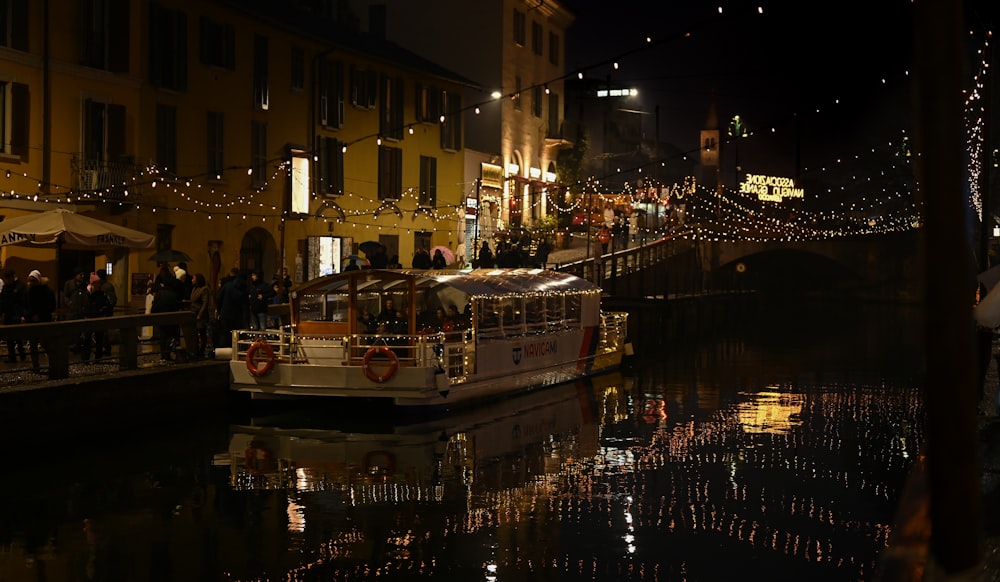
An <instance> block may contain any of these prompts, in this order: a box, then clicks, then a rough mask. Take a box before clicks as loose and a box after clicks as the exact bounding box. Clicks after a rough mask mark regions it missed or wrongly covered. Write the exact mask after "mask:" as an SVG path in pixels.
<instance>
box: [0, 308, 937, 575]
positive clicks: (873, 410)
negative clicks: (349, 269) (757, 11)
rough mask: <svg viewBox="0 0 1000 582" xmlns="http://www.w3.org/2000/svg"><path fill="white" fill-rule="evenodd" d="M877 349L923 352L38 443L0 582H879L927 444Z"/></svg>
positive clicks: (783, 357) (6, 522)
mask: <svg viewBox="0 0 1000 582" xmlns="http://www.w3.org/2000/svg"><path fill="white" fill-rule="evenodd" d="M845 329H848V328H846V327H845ZM878 329H882V330H890V329H891V328H890V327H889V326H884V325H879V326H878ZM858 333H860V334H862V335H866V337H867V334H869V333H871V332H870V330H865V329H862V328H859V329H858ZM892 333H893V334H894V335H896V334H898V332H897V331H895V330H892ZM859 346H860V347H859ZM873 346H883V348H882V349H889V350H893V352H894V353H895V352H896V351H898V350H903V351H905V349H907V348H908V346H906V345H905V344H902V343H886V342H880V341H877V340H868V341H858V339H857V337H854V336H852V335H851V334H849V333H838V334H833V333H831V334H828V337H826V338H825V339H824V340H823V341H818V340H816V339H815V338H813V341H812V342H811V343H810V345H809V346H808V347H805V348H804V347H803V344H802V343H801V342H795V341H794V338H792V341H789V342H787V346H786V347H783V348H782V347H778V346H776V344H775V343H774V342H767V343H766V345H764V344H763V343H759V342H756V341H754V340H753V339H747V338H728V339H726V340H725V341H721V342H719V343H716V344H712V345H710V346H707V347H704V348H699V350H697V351H691V352H687V353H680V352H679V351H675V352H673V353H672V354H671V357H670V358H667V359H663V358H662V357H656V355H655V354H654V355H653V356H652V357H649V358H648V359H643V360H640V361H639V362H637V367H636V369H635V370H634V371H633V372H630V373H628V374H625V375H621V374H615V375H608V376H604V377H601V378H597V379H595V380H594V381H593V382H590V383H577V384H568V385H564V386H557V387H553V388H551V389H549V390H546V391H543V392H538V393H536V394H532V395H528V396H525V397H521V398H515V399H511V400H507V401H504V402H502V403H497V404H494V405H490V406H486V407H479V408H476V409H471V410H465V411H461V412H456V413H453V414H450V415H448V416H446V417H439V418H424V419H421V420H419V421H416V420H410V421H408V422H398V421H397V422H387V421H386V420H385V419H383V418H379V417H367V416H361V415H360V414H359V413H350V411H347V412H346V413H345V411H344V410H343V409H337V408H332V407H315V406H313V407H309V408H306V409H301V410H287V411H282V413H281V414H272V413H273V412H275V411H273V410H267V411H264V412H267V414H262V413H261V414H255V415H253V416H251V417H246V418H240V419H237V420H227V419H224V418H219V420H218V422H215V423H209V424H208V426H204V427H195V428H190V427H185V428H179V427H178V426H159V427H152V428H153V430H152V431H151V433H150V434H145V435H135V434H128V436H127V437H126V436H125V435H124V434H123V435H120V436H119V437H118V438H102V439H97V440H94V441H92V442H85V441H84V440H83V439H81V438H80V437H79V435H77V436H76V438H74V440H68V441H66V442H68V443H69V446H63V447H55V448H52V449H47V450H44V451H43V450H32V451H27V447H24V448H25V451H24V452H26V453H29V454H24V455H22V457H23V459H22V460H21V461H19V462H17V463H12V464H11V465H12V466H11V467H10V470H9V471H8V473H7V477H8V478H7V479H5V480H3V481H2V482H0V494H2V495H3V499H5V500H7V502H6V504H5V509H6V511H4V512H3V513H2V514H0V515H3V517H2V518H0V544H2V546H0V579H3V580H11V581H14V582H19V581H22V580H24V581H40V580H72V579H95V580H138V581H142V580H198V579H211V580H217V579H222V580H231V581H235V580H254V581H263V580H302V581H305V580H369V579H375V578H378V579H386V580H402V579H407V580H409V579H423V578H436V579H454V580H459V579H460V580H496V581H504V580H508V581H511V580H517V581H521V580H536V579H587V580H623V579H630V580H721V579H763V578H765V577H766V578H768V579H803V578H808V579H810V580H837V581H840V580H865V579H870V578H871V577H872V576H873V574H874V570H875V567H876V564H877V558H878V553H879V551H880V550H881V549H882V548H883V547H884V546H885V544H886V542H887V539H888V536H889V532H890V529H891V523H892V521H891V520H892V517H893V511H894V509H895V507H896V504H897V502H898V498H899V494H900V489H901V487H902V485H903V482H904V479H905V476H906V473H907V471H908V469H909V468H910V465H911V463H912V460H913V459H914V458H915V456H916V454H917V451H918V448H919V445H920V443H921V442H923V438H924V435H923V433H922V430H923V429H922V426H923V425H922V414H923V410H922V401H921V397H920V393H919V390H918V389H917V387H916V385H915V384H914V382H913V381H911V380H910V379H909V378H910V376H911V375H912V374H911V372H912V370H910V369H909V368H912V367H913V365H912V362H913V361H914V360H912V359H908V358H906V357H902V356H900V355H898V354H897V355H896V356H892V357H885V358H884V360H883V361H885V362H900V363H905V365H903V366H894V365H885V366H882V367H881V369H879V368H878V367H877V366H875V365H874V362H875V361H876V358H877V357H878V356H877V354H876V355H872V354H867V355H861V354H860V353H859V350H867V349H871V348H872V347H873ZM851 362H856V363H857V364H858V365H857V367H851ZM873 371H874V372H875V373H872V372H873ZM20 436H21V437H22V438H21V439H20V440H17V441H14V440H10V442H22V443H23V442H28V441H29V440H30V439H25V438H23V437H24V435H20Z"/></svg>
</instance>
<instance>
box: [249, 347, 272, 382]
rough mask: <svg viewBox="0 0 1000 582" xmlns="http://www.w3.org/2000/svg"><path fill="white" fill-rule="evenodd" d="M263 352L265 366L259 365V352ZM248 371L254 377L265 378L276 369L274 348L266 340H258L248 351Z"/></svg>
mask: <svg viewBox="0 0 1000 582" xmlns="http://www.w3.org/2000/svg"><path fill="white" fill-rule="evenodd" d="M258 350H263V351H264V354H263V364H261V365H259V366H258V365H257V359H258V358H257V351H258ZM246 361H247V370H250V373H251V374H253V375H254V376H265V375H267V374H269V373H270V372H271V370H273V369H274V362H275V357H274V348H272V347H271V344H269V343H267V342H266V341H264V340H257V341H255V342H254V343H253V345H252V346H250V349H249V350H247V358H246Z"/></svg>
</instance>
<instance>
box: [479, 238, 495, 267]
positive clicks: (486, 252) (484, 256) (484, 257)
mask: <svg viewBox="0 0 1000 582" xmlns="http://www.w3.org/2000/svg"><path fill="white" fill-rule="evenodd" d="M493 265H494V259H493V251H491V250H490V243H488V242H486V241H483V244H482V246H480V247H479V258H478V262H477V263H476V267H477V268H479V269H492V268H493Z"/></svg>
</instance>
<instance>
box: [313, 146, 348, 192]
mask: <svg viewBox="0 0 1000 582" xmlns="http://www.w3.org/2000/svg"><path fill="white" fill-rule="evenodd" d="M316 144H317V145H316V157H317V158H318V160H317V168H316V180H317V181H318V185H317V188H316V190H317V191H318V192H320V193H321V194H322V195H323V196H327V197H332V196H340V195H341V194H343V193H344V144H343V143H342V142H341V141H340V140H336V139H334V138H332V137H323V136H318V137H317V138H316Z"/></svg>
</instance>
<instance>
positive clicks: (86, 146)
mask: <svg viewBox="0 0 1000 582" xmlns="http://www.w3.org/2000/svg"><path fill="white" fill-rule="evenodd" d="M83 109H84V115H83V157H84V160H86V161H87V162H99V163H104V162H110V161H118V160H120V159H122V158H123V157H125V106H124V105H113V104H108V103H101V102H99V101H92V100H90V99H87V100H86V101H85V102H84V105H83Z"/></svg>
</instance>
